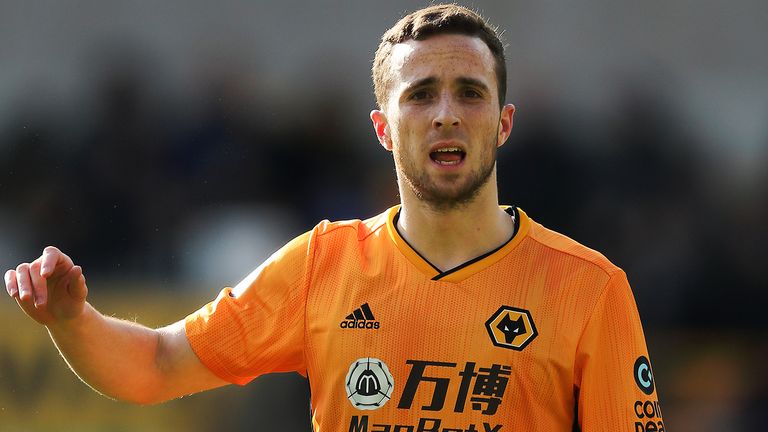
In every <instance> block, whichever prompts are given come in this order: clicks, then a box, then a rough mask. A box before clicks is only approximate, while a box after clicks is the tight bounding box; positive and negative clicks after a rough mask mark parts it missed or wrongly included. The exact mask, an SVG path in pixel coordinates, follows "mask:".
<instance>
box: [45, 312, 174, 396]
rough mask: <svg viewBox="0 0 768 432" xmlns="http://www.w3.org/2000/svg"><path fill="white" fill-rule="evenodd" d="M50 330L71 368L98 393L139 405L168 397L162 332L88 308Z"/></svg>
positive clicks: (52, 326) (51, 327)
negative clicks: (161, 363)
mask: <svg viewBox="0 0 768 432" xmlns="http://www.w3.org/2000/svg"><path fill="white" fill-rule="evenodd" d="M47 327H48V332H49V333H50V335H51V338H52V339H53V341H54V343H55V344H56V347H57V348H58V349H59V352H60V353H61V355H62V356H63V357H64V358H65V360H66V361H67V363H68V364H69V366H70V368H72V370H73V371H74V372H75V373H76V374H77V376H78V377H80V379H82V380H83V381H84V382H85V383H86V384H88V385H89V386H91V387H92V388H93V389H95V390H96V391H98V392H100V393H102V394H104V395H106V396H108V397H111V398H115V399H120V400H126V401H131V402H135V403H152V402H157V401H159V400H160V399H161V398H162V397H161V396H160V394H161V393H162V388H163V385H162V383H163V381H164V380H163V379H162V376H163V371H162V370H161V367H160V366H159V364H158V355H159V352H160V348H161V333H160V331H158V330H153V329H150V328H147V327H144V326H141V325H139V324H136V323H132V322H129V321H124V320H119V319H115V318H111V317H106V316H104V315H102V314H101V313H99V312H98V311H97V310H96V309H94V308H93V307H92V306H91V305H89V304H87V303H86V305H85V310H84V311H83V314H82V315H81V316H79V317H77V318H76V319H73V320H70V321H67V322H65V323H60V324H56V325H49V326H47Z"/></svg>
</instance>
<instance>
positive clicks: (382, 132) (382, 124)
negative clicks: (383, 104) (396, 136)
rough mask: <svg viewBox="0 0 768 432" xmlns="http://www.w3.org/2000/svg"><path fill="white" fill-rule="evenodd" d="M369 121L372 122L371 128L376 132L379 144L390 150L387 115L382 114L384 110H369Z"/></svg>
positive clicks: (390, 142) (390, 140)
mask: <svg viewBox="0 0 768 432" xmlns="http://www.w3.org/2000/svg"><path fill="white" fill-rule="evenodd" d="M371 121H372V122H373V130H374V132H376V136H377V137H378V138H379V143H380V144H381V146H382V147H384V148H385V149H387V150H388V151H392V139H391V138H390V136H389V123H387V115H386V114H384V111H380V110H373V111H371Z"/></svg>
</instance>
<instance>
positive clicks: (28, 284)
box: [16, 263, 34, 301]
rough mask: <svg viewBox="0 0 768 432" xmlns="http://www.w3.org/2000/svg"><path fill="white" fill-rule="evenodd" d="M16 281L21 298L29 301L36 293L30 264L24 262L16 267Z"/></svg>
mask: <svg viewBox="0 0 768 432" xmlns="http://www.w3.org/2000/svg"><path fill="white" fill-rule="evenodd" d="M16 283H18V286H19V299H21V300H22V301H28V300H30V299H31V298H32V296H33V295H34V291H33V290H32V280H31V279H30V278H29V264H27V263H23V264H19V266H18V267H16Z"/></svg>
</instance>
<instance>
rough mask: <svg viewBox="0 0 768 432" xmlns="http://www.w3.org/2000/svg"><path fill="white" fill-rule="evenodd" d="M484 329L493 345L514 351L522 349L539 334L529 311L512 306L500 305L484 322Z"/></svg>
mask: <svg viewBox="0 0 768 432" xmlns="http://www.w3.org/2000/svg"><path fill="white" fill-rule="evenodd" d="M485 329H486V330H488V335H489V336H490V337H491V342H493V344H494V345H496V346H497V347H501V348H509V349H511V350H515V351H522V350H523V349H524V348H525V347H527V346H528V344H530V343H531V342H532V341H533V340H534V339H536V336H538V335H539V332H538V331H536V325H535V324H534V323H533V317H532V316H531V313H530V312H528V311H527V310H525V309H519V308H515V307H512V306H502V307H500V308H499V310H497V311H496V312H495V313H494V314H493V315H491V317H490V318H488V321H486V322H485Z"/></svg>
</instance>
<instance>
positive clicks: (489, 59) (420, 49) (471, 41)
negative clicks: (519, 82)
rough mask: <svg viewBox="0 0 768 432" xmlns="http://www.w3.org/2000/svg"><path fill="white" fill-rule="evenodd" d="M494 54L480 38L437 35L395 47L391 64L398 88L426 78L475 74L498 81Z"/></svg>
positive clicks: (475, 75) (490, 80) (477, 77)
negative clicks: (400, 85)
mask: <svg viewBox="0 0 768 432" xmlns="http://www.w3.org/2000/svg"><path fill="white" fill-rule="evenodd" d="M494 65H495V62H494V57H493V54H492V53H491V50H490V49H489V48H488V46H487V45H486V44H485V42H483V41H482V40H481V39H480V38H477V37H473V36H466V35H459V34H443V35H437V36H433V37H430V38H427V39H425V40H420V41H416V40H407V41H405V42H403V43H399V44H396V45H395V46H393V47H392V54H391V57H390V67H391V72H392V78H393V81H394V83H395V89H396V88H397V86H398V84H405V85H407V83H408V82H411V81H415V80H419V79H422V78H425V77H428V76H429V77H436V78H443V79H450V78H451V77H452V76H455V77H458V76H471V77H474V78H476V79H483V80H489V81H488V85H489V86H490V85H491V84H495V69H494Z"/></svg>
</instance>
